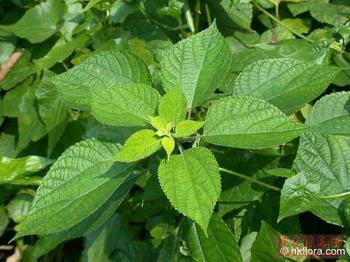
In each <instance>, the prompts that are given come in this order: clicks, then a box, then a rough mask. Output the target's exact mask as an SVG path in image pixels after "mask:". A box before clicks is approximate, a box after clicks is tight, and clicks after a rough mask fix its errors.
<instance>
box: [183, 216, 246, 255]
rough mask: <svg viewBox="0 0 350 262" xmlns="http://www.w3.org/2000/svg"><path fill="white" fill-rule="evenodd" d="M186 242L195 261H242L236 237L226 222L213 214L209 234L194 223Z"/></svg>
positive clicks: (191, 224) (191, 223) (191, 225)
mask: <svg viewBox="0 0 350 262" xmlns="http://www.w3.org/2000/svg"><path fill="white" fill-rule="evenodd" d="M189 226H190V228H189V230H188V232H187V234H186V240H187V243H188V245H189V248H190V250H191V256H192V259H193V260H194V261H227V262H228V261H235V262H236V261H237V262H240V261H242V257H241V254H240V252H239V248H238V245H237V243H236V240H235V237H234V235H233V234H232V232H231V230H230V229H229V227H228V226H227V225H226V224H225V222H224V221H222V219H221V218H220V217H219V216H218V215H217V214H215V213H213V215H212V217H211V219H210V223H209V226H208V234H206V233H205V232H203V230H202V229H201V228H200V227H199V226H198V225H196V224H195V223H193V222H190V225H189Z"/></svg>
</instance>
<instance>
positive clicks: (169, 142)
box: [162, 136, 175, 158]
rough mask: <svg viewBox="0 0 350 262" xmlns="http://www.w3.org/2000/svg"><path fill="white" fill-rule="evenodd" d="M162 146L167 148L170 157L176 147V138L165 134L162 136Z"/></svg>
mask: <svg viewBox="0 0 350 262" xmlns="http://www.w3.org/2000/svg"><path fill="white" fill-rule="evenodd" d="M162 146H163V148H164V149H165V151H166V153H167V155H168V158H169V157H170V155H171V153H172V152H173V151H174V148H175V140H174V138H172V137H168V136H165V137H163V138H162Z"/></svg>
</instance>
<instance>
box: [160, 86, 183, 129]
mask: <svg viewBox="0 0 350 262" xmlns="http://www.w3.org/2000/svg"><path fill="white" fill-rule="evenodd" d="M158 111H159V116H160V117H161V118H163V119H165V121H166V122H167V123H173V124H174V125H176V124H177V123H178V122H180V121H181V120H184V119H185V118H186V113H187V101H186V97H185V95H184V94H183V92H182V91H181V89H180V88H173V89H171V90H169V91H168V93H166V94H165V95H164V96H163V97H162V99H161V101H160V104H159V109H158Z"/></svg>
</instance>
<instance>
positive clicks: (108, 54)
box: [52, 50, 152, 110]
mask: <svg viewBox="0 0 350 262" xmlns="http://www.w3.org/2000/svg"><path fill="white" fill-rule="evenodd" d="M52 82H53V83H54V84H55V87H56V89H57V91H58V92H59V93H60V95H61V96H62V98H63V100H65V102H66V103H67V104H68V105H69V106H71V107H74V108H77V109H81V110H89V109H90V103H91V101H90V99H91V92H92V91H94V90H96V92H99V91H97V90H100V89H103V88H107V87H111V86H115V85H124V84H132V83H141V84H146V85H151V84H152V79H151V74H150V72H149V70H148V68H147V65H146V64H145V63H144V62H143V61H142V60H141V59H140V58H138V57H137V56H135V55H133V54H130V53H128V52H119V51H117V50H106V51H101V52H98V53H96V54H94V55H92V56H91V57H89V58H87V59H85V60H84V61H83V62H82V63H80V64H78V65H77V66H75V67H73V68H72V69H69V70H68V71H66V72H65V73H63V74H60V75H58V76H56V77H54V78H53V79H52Z"/></svg>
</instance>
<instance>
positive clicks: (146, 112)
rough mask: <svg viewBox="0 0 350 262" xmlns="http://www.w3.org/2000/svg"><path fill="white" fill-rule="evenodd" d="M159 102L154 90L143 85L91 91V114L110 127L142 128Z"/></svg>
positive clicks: (158, 96)
mask: <svg viewBox="0 0 350 262" xmlns="http://www.w3.org/2000/svg"><path fill="white" fill-rule="evenodd" d="M159 100H160V95H159V93H158V92H157V90H156V89H154V88H152V87H150V86H147V85H143V84H128V85H117V86H113V87H106V88H99V89H96V90H92V98H91V114H92V115H93V116H94V117H95V118H96V120H98V121H100V122H102V123H104V124H108V125H112V126H144V125H146V123H147V122H148V121H149V118H150V116H154V115H155V113H156V111H157V108H158V104H159Z"/></svg>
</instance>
